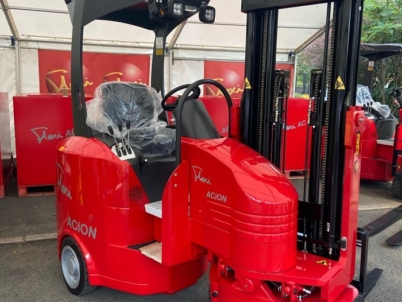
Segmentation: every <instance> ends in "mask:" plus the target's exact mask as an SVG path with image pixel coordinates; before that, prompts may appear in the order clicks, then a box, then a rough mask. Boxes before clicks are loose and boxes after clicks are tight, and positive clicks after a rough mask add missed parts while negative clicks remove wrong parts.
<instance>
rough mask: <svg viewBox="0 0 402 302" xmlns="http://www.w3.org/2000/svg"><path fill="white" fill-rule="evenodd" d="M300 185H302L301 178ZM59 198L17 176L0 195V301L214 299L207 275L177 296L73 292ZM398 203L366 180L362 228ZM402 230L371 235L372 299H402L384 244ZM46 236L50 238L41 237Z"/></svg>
mask: <svg viewBox="0 0 402 302" xmlns="http://www.w3.org/2000/svg"><path fill="white" fill-rule="evenodd" d="M295 183H296V184H297V186H298V187H302V185H301V181H300V180H297V181H295ZM54 201H55V198H54V196H41V197H24V198H18V197H17V195H16V183H15V180H13V183H12V184H11V187H9V189H8V191H7V196H6V197H5V198H3V199H0V301H2V302H8V301H18V302H20V301H21V302H24V301H30V302H31V301H38V302H39V301H41V302H42V301H43V302H46V301H60V302H61V301H144V302H158V301H200V302H203V301H205V302H207V301H210V300H209V299H208V277H207V275H204V276H203V277H202V278H201V279H200V280H199V282H198V283H197V284H196V285H194V286H192V287H190V288H188V289H185V290H183V291H181V292H179V293H176V294H174V295H157V296H147V297H139V296H134V295H129V294H126V293H122V292H117V291H114V290H111V289H107V288H99V289H97V290H96V291H94V292H93V293H91V294H89V295H86V296H84V297H79V298H77V297H74V296H72V295H71V294H70V293H69V292H68V291H67V288H66V286H65V284H64V281H63V277H62V274H61V271H60V266H59V262H58V260H57V257H56V240H55V239H53V238H55V214H54V213H55V204H54ZM398 205H400V203H399V202H396V201H395V200H394V199H393V198H392V196H391V193H390V184H388V183H374V182H362V183H361V194H360V206H359V208H360V211H359V226H364V225H366V224H367V223H369V222H371V221H372V220H374V219H375V218H377V217H379V216H381V215H383V214H384V213H386V212H387V211H389V210H390V209H392V208H393V207H396V206H398ZM401 229H402V220H401V221H399V222H397V223H395V224H394V225H392V226H391V227H389V228H388V229H386V230H384V231H383V232H382V233H380V234H378V235H376V236H374V237H372V238H370V250H369V265H368V266H369V270H371V269H373V268H376V267H377V268H381V269H383V270H384V272H383V275H382V276H381V278H380V280H379V282H378V283H377V285H376V287H375V288H374V289H373V291H372V292H371V294H370V295H369V296H368V297H367V298H366V301H367V302H377V301H384V302H385V301H386V302H393V301H395V302H399V301H402V298H401V297H402V272H401V271H400V270H401V264H402V257H401V255H402V247H400V248H399V247H390V246H388V245H387V244H386V243H385V240H386V239H387V238H389V237H390V236H392V235H393V234H394V233H396V232H397V231H399V230H401ZM46 238H50V239H47V240H38V239H46ZM13 242H14V243H13ZM358 252H359V250H358ZM356 277H357V274H356Z"/></svg>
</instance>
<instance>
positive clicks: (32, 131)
mask: <svg viewBox="0 0 402 302" xmlns="http://www.w3.org/2000/svg"><path fill="white" fill-rule="evenodd" d="M89 99H90V98H89V97H87V100H89ZM14 124H15V143H16V155H17V163H18V167H17V168H18V174H17V182H18V188H19V195H20V196H21V195H25V193H24V192H26V189H27V188H28V187H35V186H48V185H55V183H56V152H55V150H56V147H57V145H58V144H59V143H60V142H61V141H62V140H63V139H65V138H66V137H68V136H71V135H73V133H74V129H73V128H74V126H73V118H72V111H71V97H63V96H61V95H45V94H41V95H24V96H15V97H14Z"/></svg>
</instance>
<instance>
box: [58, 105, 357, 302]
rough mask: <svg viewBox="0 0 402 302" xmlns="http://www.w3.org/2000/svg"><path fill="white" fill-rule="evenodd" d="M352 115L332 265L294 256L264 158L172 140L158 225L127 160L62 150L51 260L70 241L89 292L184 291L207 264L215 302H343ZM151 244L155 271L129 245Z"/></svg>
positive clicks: (282, 200)
mask: <svg viewBox="0 0 402 302" xmlns="http://www.w3.org/2000/svg"><path fill="white" fill-rule="evenodd" d="M362 116H363V115H362V112H360V111H355V109H354V108H351V110H350V111H349V112H348V113H347V125H346V140H345V149H346V152H345V169H344V170H345V179H344V192H343V206H342V221H343V224H342V228H341V236H342V237H345V238H346V240H347V246H346V249H345V250H343V251H342V252H341V255H340V259H339V260H338V261H334V260H328V259H323V258H322V257H319V256H317V255H313V254H309V253H304V252H301V251H297V249H296V237H297V219H298V216H297V209H298V196H297V192H296V190H295V189H294V187H293V186H292V184H291V183H290V182H289V180H288V179H287V178H286V177H285V176H284V175H283V174H282V173H280V172H279V170H278V169H277V168H276V167H274V166H273V165H272V164H271V163H270V162H269V161H268V160H266V159H265V158H264V157H262V156H261V155H259V154H258V153H257V152H255V151H253V150H252V149H250V148H249V147H247V146H244V145H242V144H241V143H240V142H238V141H236V140H233V139H230V138H221V139H214V140H193V139H188V138H183V139H182V145H181V148H182V162H181V164H180V165H179V166H178V167H177V168H176V170H175V171H174V172H173V173H172V175H171V177H170V179H169V180H168V182H167V184H166V186H165V190H164V193H163V197H162V213H163V216H162V218H158V217H155V216H151V215H150V214H147V213H146V212H145V208H144V206H145V205H146V204H147V203H148V200H147V197H146V196H145V194H144V195H142V197H141V198H139V199H138V198H134V197H133V196H132V194H130V192H131V191H132V190H136V188H138V187H141V184H140V182H139V180H138V178H137V176H136V175H135V173H134V172H133V169H132V167H131V166H130V165H129V163H128V162H126V161H121V160H120V159H118V158H117V157H116V156H115V155H114V154H113V153H112V152H111V151H110V149H109V148H108V147H107V146H106V145H104V144H103V143H102V142H100V141H97V140H96V139H86V138H80V137H72V138H68V139H66V140H64V141H63V142H62V143H61V144H60V145H59V149H58V155H57V163H58V174H57V185H58V186H57V204H56V208H57V231H58V243H59V253H60V245H61V243H62V241H63V239H64V238H65V237H66V236H71V237H73V238H74V239H75V240H76V241H77V242H78V244H79V246H80V248H81V249H82V251H83V254H84V255H85V260H86V262H87V267H88V271H89V282H90V284H91V285H102V286H108V287H112V288H115V289H118V290H122V291H126V292H130V293H134V294H142V295H144V294H153V293H161V292H166V293H173V292H175V291H177V290H180V289H183V288H185V287H187V286H190V285H192V284H194V283H195V282H196V281H197V279H198V278H199V277H200V276H201V275H202V274H203V273H204V272H205V270H206V255H207V254H208V260H209V261H210V262H211V263H212V266H211V271H210V281H211V292H212V293H213V295H212V301H213V302H217V301H219V302H232V301H272V302H274V301H291V302H295V301H297V295H296V294H294V293H295V292H296V293H298V292H300V291H302V290H303V289H309V288H311V287H314V288H315V289H314V290H313V291H312V292H311V294H310V295H309V296H308V297H306V298H305V299H303V301H338V302H340V301H342V302H343V301H348V302H351V301H353V300H354V298H355V297H356V295H357V290H356V289H354V288H352V287H350V286H349V284H350V282H351V281H352V279H353V276H354V267H355V252H356V249H355V245H356V235H357V231H356V230H357V209H358V195H359V189H358V188H359V179H360V157H361V154H360V150H361V148H360V140H358V139H357V136H358V133H360V134H361V133H362V132H363V130H364V118H362ZM132 198H134V199H135V200H134V199H132ZM153 240H158V241H160V242H161V243H162V246H163V249H162V250H161V253H162V257H161V263H158V262H156V261H154V260H152V259H150V258H148V257H146V256H144V255H142V254H141V252H140V251H139V250H137V249H135V248H134V247H133V246H135V245H141V244H145V243H147V242H151V241H153ZM322 260H326V261H327V263H326V264H327V265H323V264H320V263H318V262H320V261H322ZM270 282H275V283H277V284H280V285H281V292H278V291H277V290H274V289H273V288H272V286H271V285H270V284H271V283H270ZM215 292H216V293H217V295H214V293H215ZM284 294H286V295H287V297H288V298H287V299H284V298H283V297H282V295H284Z"/></svg>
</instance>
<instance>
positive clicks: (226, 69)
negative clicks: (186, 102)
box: [204, 61, 294, 98]
mask: <svg viewBox="0 0 402 302" xmlns="http://www.w3.org/2000/svg"><path fill="white" fill-rule="evenodd" d="M244 69H245V64H244V62H229V61H205V64H204V77H205V78H207V79H213V80H215V81H218V82H220V83H221V84H222V85H223V86H225V88H226V89H227V91H228V92H229V94H230V96H232V97H235V98H241V97H242V94H243V91H244V85H245V79H244ZM276 69H284V70H289V71H290V89H289V91H290V96H292V86H293V78H294V65H293V64H287V63H277V64H276ZM204 94H205V95H213V96H222V95H223V94H222V92H221V91H219V90H218V88H216V87H215V86H211V85H205V86H204Z"/></svg>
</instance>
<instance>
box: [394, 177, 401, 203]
mask: <svg viewBox="0 0 402 302" xmlns="http://www.w3.org/2000/svg"><path fill="white" fill-rule="evenodd" d="M392 196H393V197H395V198H398V199H402V175H401V172H397V173H396V175H395V177H394V180H393V181H392Z"/></svg>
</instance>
